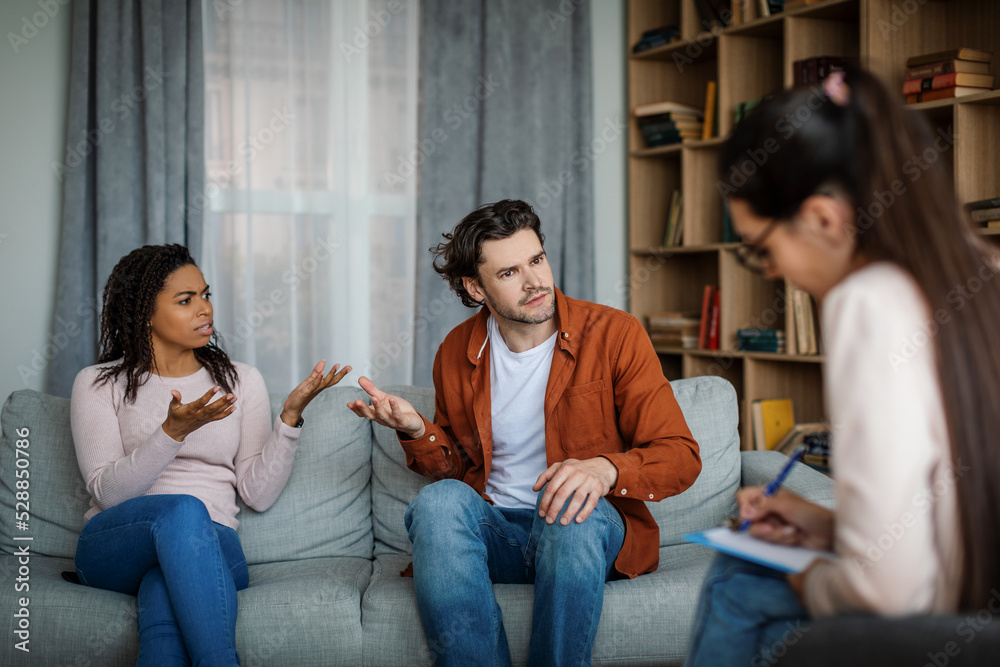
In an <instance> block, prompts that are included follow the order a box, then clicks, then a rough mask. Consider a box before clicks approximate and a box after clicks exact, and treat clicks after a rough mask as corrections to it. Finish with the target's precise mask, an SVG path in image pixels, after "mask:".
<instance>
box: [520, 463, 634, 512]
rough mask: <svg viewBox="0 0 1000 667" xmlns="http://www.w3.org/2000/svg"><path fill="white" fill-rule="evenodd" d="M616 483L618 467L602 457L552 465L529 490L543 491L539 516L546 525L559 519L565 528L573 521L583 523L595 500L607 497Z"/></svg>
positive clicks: (593, 506) (594, 504)
mask: <svg viewBox="0 0 1000 667" xmlns="http://www.w3.org/2000/svg"><path fill="white" fill-rule="evenodd" d="M617 481H618V468H616V467H615V465H614V464H613V463H612V462H611V461H609V460H608V459H606V458H604V457H603V456H597V457H595V458H592V459H587V460H585V461H579V460H577V459H566V460H565V461H560V462H558V463H553V464H552V465H551V466H549V468H548V470H546V471H545V472H543V473H542V474H541V475H539V477H538V481H536V482H535V485H534V486H533V487H531V488H532V490H533V491H541V490H542V488H543V487H544V488H545V492H544V493H543V494H542V500H541V501H540V502H539V503H538V515H539V516H543V517H545V521H546V523H554V522H555V521H556V519H559V522H560V523H561V524H562V525H564V526H565V525H568V524H569V522H570V521H573V520H574V519H575V520H576V522H577V523H582V522H583V521H584V520H586V518H587V517H588V516H590V513H591V512H593V511H594V508H595V507H597V501H598V500H600V499H601V498H602V497H604V496H606V495H608V493H609V492H610V491H611V489H612V488H613V487H614V485H615V482H617ZM546 485H547V486H546ZM567 500H569V501H570V503H569V505H568V506H566V511H565V512H563V514H562V517H560V516H559V511H560V510H561V509H562V508H563V506H564V505H566V501H567Z"/></svg>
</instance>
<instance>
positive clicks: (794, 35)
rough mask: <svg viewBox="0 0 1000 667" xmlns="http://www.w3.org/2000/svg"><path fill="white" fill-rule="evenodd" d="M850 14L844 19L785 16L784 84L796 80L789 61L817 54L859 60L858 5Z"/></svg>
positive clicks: (792, 61) (812, 56) (787, 85)
mask: <svg viewBox="0 0 1000 667" xmlns="http://www.w3.org/2000/svg"><path fill="white" fill-rule="evenodd" d="M854 9H855V13H854V16H853V17H848V18H847V19H846V20H841V19H820V18H811V17H810V18H806V17H802V18H798V17H794V16H790V17H788V18H787V19H785V63H784V68H785V73H784V79H785V87H786V88H789V87H791V86H792V85H793V84H794V83H795V74H794V72H793V70H792V63H794V62H795V61H797V60H804V59H806V58H814V57H817V56H844V57H851V58H857V59H859V60H860V55H861V51H860V38H859V35H858V17H857V5H854Z"/></svg>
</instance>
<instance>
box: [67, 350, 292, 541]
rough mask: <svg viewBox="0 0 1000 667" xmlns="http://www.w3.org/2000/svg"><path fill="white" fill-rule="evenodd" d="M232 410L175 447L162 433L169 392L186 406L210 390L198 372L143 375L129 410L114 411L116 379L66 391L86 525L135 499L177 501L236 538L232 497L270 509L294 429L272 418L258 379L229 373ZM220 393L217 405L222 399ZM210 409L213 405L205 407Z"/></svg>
mask: <svg viewBox="0 0 1000 667" xmlns="http://www.w3.org/2000/svg"><path fill="white" fill-rule="evenodd" d="M234 366H235V367H236V372H237V374H238V377H239V380H238V383H237V385H236V386H235V387H234V388H233V392H232V393H233V395H234V396H236V407H235V409H234V410H233V413H232V414H230V415H229V416H228V417H225V418H224V419H221V420H219V421H216V422H212V423H210V424H206V425H205V426H202V427H201V428H199V429H198V430H196V431H194V432H193V433H191V434H190V435H188V436H187V438H185V440H184V441H183V442H177V441H176V440H174V439H173V438H171V437H170V436H168V435H167V434H166V433H164V432H163V428H162V425H163V421H164V420H165V419H166V417H167V406H168V405H169V404H170V400H171V396H170V391H171V390H172V389H176V390H177V391H179V392H180V394H181V401H182V402H184V403H190V402H191V401H193V400H195V399H197V398H200V397H201V396H202V395H203V394H204V393H205V392H207V391H208V390H209V389H211V388H212V387H213V386H215V383H214V382H213V381H212V376H211V375H210V374H209V372H208V371H207V370H206V369H204V368H202V369H201V370H199V371H198V372H197V373H195V374H193V375H189V376H187V377H181V378H169V377H160V376H158V375H148V376H147V380H146V382H145V384H143V385H142V386H140V387H139V390H138V394H137V395H136V400H135V403H126V402H125V401H124V394H125V382H124V376H119V378H118V381H116V382H108V383H105V384H103V385H95V384H94V380H95V378H97V375H98V373H99V371H100V370H101V368H102V366H90V367H88V368H85V369H83V370H82V371H80V373H79V374H78V375H77V376H76V381H75V382H74V383H73V398H72V402H71V410H70V412H71V421H72V428H73V444H74V446H75V447H76V457H77V462H78V463H79V465H80V472H81V473H82V474H83V479H84V482H86V485H87V491H89V492H90V496H91V500H90V510H89V511H88V512H87V514H86V515H85V518H86V519H90V518H91V517H93V516H94V515H95V514H98V513H99V512H100V511H101V510H104V509H107V508H109V507H113V506H114V505H117V504H118V503H120V502H122V501H125V500H128V499H130V498H135V497H138V496H143V495H153V494H168V493H184V494H188V495H192V496H195V497H196V498H198V499H200V500H201V501H202V502H204V503H205V506H206V507H207V508H208V513H209V515H210V516H211V517H212V520H213V521H215V522H217V523H220V524H223V525H225V526H229V527H231V528H236V526H237V525H238V524H239V521H237V519H236V513H237V511H238V508H237V506H236V496H235V494H234V493H233V491H234V489H236V490H238V491H239V494H240V497H241V498H243V500H244V502H246V504H247V505H248V506H250V507H252V508H253V509H255V510H258V511H263V510H265V509H267V508H268V507H270V506H271V505H272V504H273V503H274V501H275V500H277V499H278V495H279V494H280V493H281V490H282V489H283V488H284V487H285V482H287V481H288V474H289V472H290V471H291V468H292V461H293V459H294V456H295V449H296V446H297V443H298V438H299V433H300V429H297V428H292V427H290V426H288V425H287V424H285V423H284V422H282V421H281V419H280V418H275V420H274V426H273V429H272V426H271V408H270V404H269V402H268V396H267V388H266V387H265V385H264V379H263V378H262V377H261V375H260V372H259V371H258V370H257V369H256V368H254V367H252V366H248V365H246V364H241V363H234ZM223 395H224V394H222V393H221V392H220V394H219V396H220V397H221V396H223ZM215 400H218V399H215Z"/></svg>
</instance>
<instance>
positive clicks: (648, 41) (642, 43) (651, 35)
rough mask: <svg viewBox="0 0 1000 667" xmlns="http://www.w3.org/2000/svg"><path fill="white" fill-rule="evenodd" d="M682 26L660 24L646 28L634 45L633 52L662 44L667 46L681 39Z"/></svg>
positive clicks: (639, 51) (647, 49) (640, 51)
mask: <svg viewBox="0 0 1000 667" xmlns="http://www.w3.org/2000/svg"><path fill="white" fill-rule="evenodd" d="M680 34H681V32H680V28H678V27H677V24H671V25H665V26H660V27H658V28H652V29H651V30H645V31H643V33H642V37H641V38H640V39H639V41H638V42H636V43H635V45H633V46H632V53H642V52H643V51H649V50H650V49H655V48H657V47H660V46H666V45H667V44H671V43H673V42H676V41H677V40H679V39H680Z"/></svg>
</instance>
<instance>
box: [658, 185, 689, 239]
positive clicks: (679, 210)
mask: <svg viewBox="0 0 1000 667" xmlns="http://www.w3.org/2000/svg"><path fill="white" fill-rule="evenodd" d="M683 238H684V196H683V195H682V194H681V191H680V190H674V193H673V194H672V195H671V196H670V208H669V209H668V210H667V226H666V229H664V231H663V246H664V247H666V248H670V247H674V246H679V245H680V244H681V240H682V239H683Z"/></svg>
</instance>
